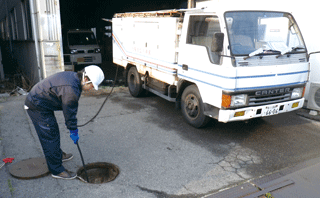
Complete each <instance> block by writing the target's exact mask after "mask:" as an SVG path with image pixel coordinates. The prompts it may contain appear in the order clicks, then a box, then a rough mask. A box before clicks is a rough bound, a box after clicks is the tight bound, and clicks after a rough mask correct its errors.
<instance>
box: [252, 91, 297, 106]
mask: <svg viewBox="0 0 320 198" xmlns="http://www.w3.org/2000/svg"><path fill="white" fill-rule="evenodd" d="M290 96H291V93H282V94H276V95H268V96H256V95H249V105H250V106H251V105H252V106H255V105H266V104H271V103H277V102H284V101H288V100H290Z"/></svg>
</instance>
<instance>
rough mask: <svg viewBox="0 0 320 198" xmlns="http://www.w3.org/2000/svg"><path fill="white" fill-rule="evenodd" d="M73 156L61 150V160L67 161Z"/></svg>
mask: <svg viewBox="0 0 320 198" xmlns="http://www.w3.org/2000/svg"><path fill="white" fill-rule="evenodd" d="M72 158H73V155H72V154H71V153H65V152H63V151H62V162H66V161H69V160H71V159H72Z"/></svg>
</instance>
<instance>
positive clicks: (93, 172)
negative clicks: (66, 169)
mask: <svg viewBox="0 0 320 198" xmlns="http://www.w3.org/2000/svg"><path fill="white" fill-rule="evenodd" d="M86 170H87V174H88V179H89V182H88V183H91V184H101V183H107V182H110V181H113V180H114V179H115V178H116V177H117V176H118V175H119V173H120V170H119V168H118V167H117V166H116V165H114V164H110V163H106V162H96V163H91V164H87V165H86ZM77 175H78V178H79V179H80V180H81V181H83V182H87V179H86V174H85V171H84V168H83V167H81V168H80V169H79V170H78V171H77Z"/></svg>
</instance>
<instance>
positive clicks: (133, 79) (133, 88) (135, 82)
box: [127, 67, 143, 97]
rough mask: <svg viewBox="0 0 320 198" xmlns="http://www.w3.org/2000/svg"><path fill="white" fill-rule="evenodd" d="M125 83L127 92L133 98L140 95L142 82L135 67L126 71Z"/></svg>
mask: <svg viewBox="0 0 320 198" xmlns="http://www.w3.org/2000/svg"><path fill="white" fill-rule="evenodd" d="M127 82H128V88H129V92H130V94H131V95H132V96H134V97H139V96H141V95H142V91H143V88H142V81H141V77H140V74H139V72H138V71H137V68H136V67H131V68H130V69H129V71H128V75H127Z"/></svg>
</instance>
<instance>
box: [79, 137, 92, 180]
mask: <svg viewBox="0 0 320 198" xmlns="http://www.w3.org/2000/svg"><path fill="white" fill-rule="evenodd" d="M77 147H78V150H79V153H80V157H81V161H82V165H83V169H84V173H85V174H86V178H87V182H88V183H89V177H88V173H87V170H86V165H85V164H84V160H83V156H82V152H81V150H80V147H79V144H78V142H77Z"/></svg>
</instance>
